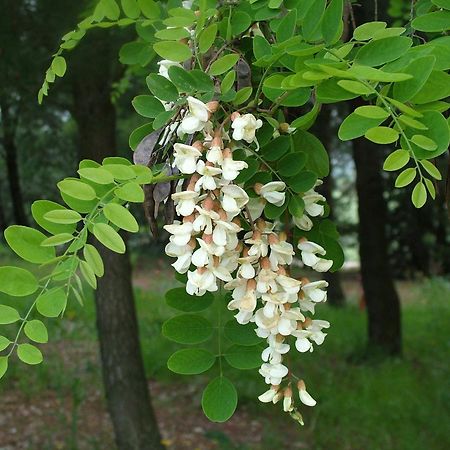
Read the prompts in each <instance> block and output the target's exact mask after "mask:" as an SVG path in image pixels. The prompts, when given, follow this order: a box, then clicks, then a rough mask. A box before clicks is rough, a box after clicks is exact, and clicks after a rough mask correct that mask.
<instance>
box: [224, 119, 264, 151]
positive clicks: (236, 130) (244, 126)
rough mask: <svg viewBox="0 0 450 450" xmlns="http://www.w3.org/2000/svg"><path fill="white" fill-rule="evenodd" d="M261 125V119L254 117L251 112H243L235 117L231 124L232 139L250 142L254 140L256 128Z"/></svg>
mask: <svg viewBox="0 0 450 450" xmlns="http://www.w3.org/2000/svg"><path fill="white" fill-rule="evenodd" d="M261 127H262V120H261V119H256V117H255V116H254V115H253V114H244V115H243V116H239V117H236V118H235V119H234V120H233V123H232V124H231V128H233V139H234V140H235V141H240V140H242V139H243V140H244V141H246V142H248V143H249V144H251V143H252V142H253V141H255V139H256V136H255V133H256V130H257V129H259V128H261Z"/></svg>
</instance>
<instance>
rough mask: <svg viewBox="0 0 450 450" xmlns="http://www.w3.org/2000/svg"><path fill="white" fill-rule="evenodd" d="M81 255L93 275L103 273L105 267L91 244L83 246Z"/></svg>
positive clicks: (101, 274) (100, 275) (99, 275)
mask: <svg viewBox="0 0 450 450" xmlns="http://www.w3.org/2000/svg"><path fill="white" fill-rule="evenodd" d="M83 256H84V259H85V260H86V262H87V263H88V264H89V266H90V267H91V269H92V270H93V271H94V273H95V275H97V276H98V277H102V276H103V275H104V273H105V267H104V265H103V260H102V257H101V256H100V253H99V252H98V250H97V249H96V248H95V247H94V246H93V245H91V244H86V245H85V246H84V248H83Z"/></svg>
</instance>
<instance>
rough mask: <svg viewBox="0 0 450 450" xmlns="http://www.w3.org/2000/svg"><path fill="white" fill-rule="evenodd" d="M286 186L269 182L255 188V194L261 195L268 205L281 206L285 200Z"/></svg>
mask: <svg viewBox="0 0 450 450" xmlns="http://www.w3.org/2000/svg"><path fill="white" fill-rule="evenodd" d="M285 189H286V184H285V183H284V182H283V181H271V182H270V183H266V184H264V185H262V186H259V187H256V188H255V190H256V193H257V194H259V195H261V197H263V198H264V199H265V200H267V201H268V202H269V203H272V204H273V205H275V206H282V205H283V204H284V201H285V199H286V193H285V192H284V190H285Z"/></svg>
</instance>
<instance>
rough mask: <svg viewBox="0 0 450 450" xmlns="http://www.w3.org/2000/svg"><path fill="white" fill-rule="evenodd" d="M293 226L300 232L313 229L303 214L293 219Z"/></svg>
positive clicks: (310, 222)
mask: <svg viewBox="0 0 450 450" xmlns="http://www.w3.org/2000/svg"><path fill="white" fill-rule="evenodd" d="M292 220H293V221H294V225H295V226H296V227H297V228H300V230H303V231H309V230H310V229H311V228H312V227H313V223H312V220H311V219H310V218H309V217H308V216H307V215H306V214H303V216H302V217H293V219H292Z"/></svg>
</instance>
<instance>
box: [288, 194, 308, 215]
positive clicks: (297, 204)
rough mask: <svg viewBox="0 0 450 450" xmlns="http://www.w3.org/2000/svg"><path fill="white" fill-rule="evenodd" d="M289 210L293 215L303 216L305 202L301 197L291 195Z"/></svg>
mask: <svg viewBox="0 0 450 450" xmlns="http://www.w3.org/2000/svg"><path fill="white" fill-rule="evenodd" d="M288 209H289V212H290V213H291V215H292V216H293V217H302V216H303V212H304V210H305V202H304V201H303V199H302V198H301V197H294V196H293V197H291V199H290V200H289V206H288Z"/></svg>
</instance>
